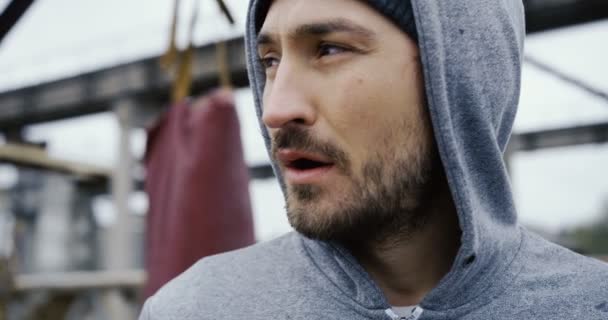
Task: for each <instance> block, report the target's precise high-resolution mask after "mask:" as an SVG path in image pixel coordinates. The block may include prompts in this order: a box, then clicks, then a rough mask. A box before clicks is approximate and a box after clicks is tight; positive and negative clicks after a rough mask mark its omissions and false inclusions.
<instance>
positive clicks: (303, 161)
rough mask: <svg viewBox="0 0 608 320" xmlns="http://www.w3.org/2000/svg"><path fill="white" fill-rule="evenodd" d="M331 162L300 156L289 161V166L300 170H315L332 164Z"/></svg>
mask: <svg viewBox="0 0 608 320" xmlns="http://www.w3.org/2000/svg"><path fill="white" fill-rule="evenodd" d="M331 165H332V164H331V163H327V162H321V161H316V160H312V159H307V158H299V159H296V160H293V161H289V162H288V163H287V168H289V169H293V170H299V171H305V170H313V169H318V168H323V167H329V166H331Z"/></svg>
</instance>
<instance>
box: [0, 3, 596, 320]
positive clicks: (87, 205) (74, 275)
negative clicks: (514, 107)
mask: <svg viewBox="0 0 608 320" xmlns="http://www.w3.org/2000/svg"><path fill="white" fill-rule="evenodd" d="M246 2H247V1H244V0H226V1H219V0H200V1H196V0H181V1H174V0H156V1H144V0H131V1H119V0H105V1H94V0H80V1H75V0H36V1H34V0H0V133H1V134H0V142H1V144H0V320H4V319H11V320H12V319H99V320H101V319H135V318H136V316H137V313H138V311H139V308H140V307H141V302H142V301H143V299H145V297H146V296H148V295H150V294H152V293H153V292H154V291H155V290H156V289H157V287H158V286H160V285H162V283H164V282H166V280H168V279H169V278H171V277H172V276H174V275H176V274H177V273H179V271H181V270H183V269H184V268H186V267H187V266H188V265H189V264H191V263H192V262H194V261H196V259H198V258H200V257H202V256H205V255H209V254H214V253H218V252H221V251H225V250H231V249H236V248H238V247H241V246H244V245H247V244H250V243H253V242H256V241H266V240H269V239H272V238H274V237H277V236H279V235H281V234H284V233H286V232H288V231H289V230H290V226H289V224H288V223H287V219H286V216H285V214H284V202H283V196H282V194H281V191H280V188H279V186H278V183H277V182H276V180H275V179H274V177H273V173H272V170H271V168H270V167H269V159H268V156H267V154H266V149H265V147H264V142H263V141H262V138H261V135H260V130H259V127H258V122H257V118H256V116H255V111H254V107H253V98H252V94H251V90H250V89H249V87H248V80H247V76H246V70H245V60H244V46H243V42H242V36H243V33H244V29H245V28H244V24H245V16H246V10H247V3H246ZM524 4H525V7H526V11H527V18H526V19H527V31H528V37H527V42H526V49H525V56H526V61H525V64H524V72H523V84H522V93H521V102H520V107H519V112H518V116H517V119H516V123H515V132H514V135H513V137H512V139H511V142H510V145H509V148H508V151H507V153H506V155H505V160H506V161H507V164H508V168H509V172H510V175H511V177H512V185H513V190H514V194H515V200H516V205H517V208H518V211H519V217H520V220H521V222H522V223H523V224H524V225H526V226H527V227H529V228H530V229H532V230H534V231H535V232H537V233H539V234H541V235H543V236H544V237H546V238H548V239H549V240H551V241H554V242H557V243H560V244H562V245H564V246H567V247H569V248H571V249H573V250H576V251H578V252H580V253H583V254H586V255H591V256H594V257H598V258H600V259H602V258H603V257H606V256H608V168H607V164H608V76H607V74H608V59H606V57H608V2H607V1H605V0H524ZM231 21H233V23H231ZM161 62H162V63H161ZM218 87H223V88H224V92H230V95H231V96H232V97H233V99H234V102H231V101H230V99H228V100H227V101H225V96H226V95H222V94H219V95H218V93H217V91H214V89H215V88H218ZM186 95H188V96H191V97H193V98H191V99H187V100H184V99H183V98H184V97H185V96H186ZM194 97H197V98H194ZM200 97H203V98H200ZM205 97H206V98H205ZM197 99H198V100H197ZM222 99H224V100H222ZM180 101H181V102H180ZM184 101H186V102H184ZM197 101H199V102H197ZM184 104H185V105H186V107H185V108H184V106H183V105H184ZM225 104H227V105H229V107H230V108H231V109H230V110H232V111H228V112H227V113H226V112H225V111H221V110H224V109H226V108H224V109H222V107H218V105H221V106H223V105H225ZM190 105H200V106H197V107H192V108H190V107H189V106H190ZM226 110H227V109H226ZM222 112H224V113H222ZM218 114H220V115H219V116H218ZM180 119H181V120H180ZM184 119H187V120H188V121H186V120H184ZM218 119H219V120H218ZM235 124H236V125H235ZM184 128H185V129H188V130H190V131H192V132H191V133H188V132H190V131H188V132H186V133H184V132H185V131H184V130H185V129H184ZM182 142H184V145H185V147H184V146H182V144H181V143H182ZM214 155H220V156H219V157H218V156H214ZM188 159H196V160H197V161H194V163H193V162H192V161H190V162H189V161H188ZM147 168H155V170H146V169H147ZM149 195H154V196H149ZM234 199H238V201H235V200H234ZM235 202H238V204H235ZM175 203H180V204H182V203H183V204H185V207H184V206H181V207H178V206H175V205H174V204H175ZM222 208H223V209H222ZM226 208H228V209H226ZM218 217H219V218H218ZM176 220H177V221H178V222H177V223H176V222H175V221H176ZM180 221H181V224H180ZM184 221H186V222H184ZM192 221H197V223H192ZM188 222H189V223H188ZM199 222H200V223H199ZM189 229H190V233H188V232H186V231H188V230H189ZM197 230H198V231H200V232H196V231H197ZM207 230H208V232H207ZM175 234H180V235H181V237H178V238H176V236H175ZM189 234H192V236H191V237H188V235H189ZM234 239H237V240H238V241H235V240H234ZM184 252H188V253H189V256H188V257H183V256H184V254H183V253H184ZM180 259H181V260H180ZM173 261H179V263H177V262H176V263H173ZM172 263H173V264H172ZM151 265H154V266H162V267H163V268H164V269H163V268H160V269H158V268H157V269H150V266H151ZM146 266H148V268H146ZM151 283H153V284H151Z"/></svg>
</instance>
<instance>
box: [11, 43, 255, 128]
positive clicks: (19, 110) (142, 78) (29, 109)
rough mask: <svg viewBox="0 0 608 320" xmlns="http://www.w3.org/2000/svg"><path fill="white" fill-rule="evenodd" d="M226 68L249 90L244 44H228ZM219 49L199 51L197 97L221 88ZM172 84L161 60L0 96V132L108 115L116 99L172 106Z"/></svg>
mask: <svg viewBox="0 0 608 320" xmlns="http://www.w3.org/2000/svg"><path fill="white" fill-rule="evenodd" d="M227 48H228V59H227V60H228V64H229V67H230V70H231V79H232V81H233V85H234V86H235V87H244V86H247V85H248V80H247V70H246V64H245V48H244V45H243V39H242V38H236V39H232V40H229V41H228V42H227ZM215 62H216V57H215V45H214V44H212V45H205V46H202V47H200V48H197V50H196V54H195V58H194V63H193V79H194V83H193V87H192V92H193V94H197V93H202V92H204V91H205V90H208V89H209V88H211V87H214V86H216V85H217V83H218V81H219V80H218V76H217V75H218V68H217V65H216V63H215ZM170 86H171V81H170V79H169V77H168V75H167V74H166V73H165V72H164V71H163V70H162V69H161V67H160V66H159V63H158V58H157V57H154V58H148V59H143V60H140V61H135V62H132V63H127V64H123V65H119V66H115V67H112V68H108V69H103V70H99V71H95V72H90V73H86V74H81V75H78V76H74V77H70V78H66V79H61V80H57V81H53V82H50V83H44V84H40V85H36V86H32V87H27V88H22V89H17V90H13V91H9V92H5V93H0V130H2V131H5V130H10V129H13V128H19V127H22V126H24V125H29V124H34V123H40V122H47V121H53V120H59V119H64V118H69V117H75V116H81V115H86V114H90V113H96V112H103V111H109V110H111V109H112V106H113V105H114V104H115V100H116V99H119V98H121V99H124V98H129V99H132V100H133V101H137V104H138V105H145V106H147V108H160V107H161V106H163V105H166V104H167V103H168V101H169V92H170V91H171V90H170Z"/></svg>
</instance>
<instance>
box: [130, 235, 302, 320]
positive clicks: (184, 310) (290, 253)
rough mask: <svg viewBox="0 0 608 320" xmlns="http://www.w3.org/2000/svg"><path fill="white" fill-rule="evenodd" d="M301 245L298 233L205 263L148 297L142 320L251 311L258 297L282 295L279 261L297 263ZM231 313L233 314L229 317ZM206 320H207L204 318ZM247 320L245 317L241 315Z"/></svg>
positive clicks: (203, 260)
mask: <svg viewBox="0 0 608 320" xmlns="http://www.w3.org/2000/svg"><path fill="white" fill-rule="evenodd" d="M298 242H299V239H298V237H297V235H296V234H295V233H289V234H287V235H285V236H282V237H280V238H277V239H275V240H272V241H268V242H264V243H259V244H256V245H253V246H250V247H247V248H243V249H239V250H235V251H231V252H227V253H223V254H219V255H215V256H210V257H205V258H203V259H201V260H199V261H198V262H197V263H195V264H194V265H193V266H192V267H190V268H189V269H188V270H186V271H185V272H183V273H182V274H180V275H179V276H178V277H176V278H174V279H173V280H171V281H170V282H169V283H167V284H166V285H165V286H163V287H162V288H161V289H160V290H159V291H158V292H157V293H156V294H155V295H154V296H152V297H150V298H149V299H148V300H147V301H146V303H145V305H144V308H143V310H142V312H141V315H140V320H155V319H183V320H189V319H207V317H209V319H214V318H215V316H221V315H222V314H223V313H224V312H225V313H226V314H230V312H234V314H233V316H232V317H231V318H235V319H236V318H239V316H237V315H236V313H239V312H242V311H243V310H245V309H247V308H246V306H244V305H243V304H246V302H247V301H248V300H249V299H253V298H255V299H257V302H259V300H260V298H261V297H260V293H262V292H265V293H267V292H269V291H276V290H278V291H281V286H282V284H281V283H282V282H283V281H281V279H280V277H281V276H280V275H283V276H284V270H280V269H281V267H277V265H279V266H280V265H281V264H278V263H277V261H292V262H296V260H297V259H298V258H297V254H295V252H297V251H298V250H297V248H296V246H297V245H298ZM230 310H233V311H230ZM204 315H207V316H204ZM243 318H245V315H243Z"/></svg>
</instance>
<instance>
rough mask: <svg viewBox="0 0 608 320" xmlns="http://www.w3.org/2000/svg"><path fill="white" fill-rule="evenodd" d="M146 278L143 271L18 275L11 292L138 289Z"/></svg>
mask: <svg viewBox="0 0 608 320" xmlns="http://www.w3.org/2000/svg"><path fill="white" fill-rule="evenodd" d="M146 278H147V275H146V272H145V271H144V270H123V271H76V272H66V273H50V274H49V273H44V274H20V275H15V276H14V286H13V292H28V291H40V290H51V291H77V290H88V289H115V288H131V289H140V288H142V287H143V285H144V283H145V281H146Z"/></svg>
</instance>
